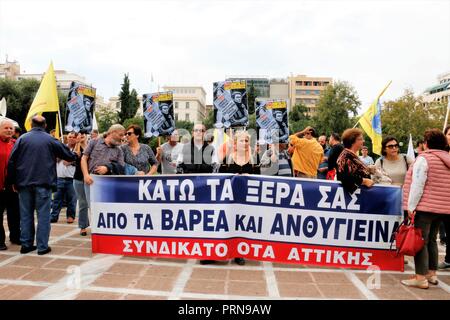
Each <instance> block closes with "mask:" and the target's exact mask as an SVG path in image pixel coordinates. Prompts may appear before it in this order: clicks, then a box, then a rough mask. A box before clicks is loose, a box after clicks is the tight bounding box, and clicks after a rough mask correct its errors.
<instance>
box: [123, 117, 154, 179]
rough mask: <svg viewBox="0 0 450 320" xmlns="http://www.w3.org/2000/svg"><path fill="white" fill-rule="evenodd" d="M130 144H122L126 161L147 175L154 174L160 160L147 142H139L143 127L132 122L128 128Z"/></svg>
mask: <svg viewBox="0 0 450 320" xmlns="http://www.w3.org/2000/svg"><path fill="white" fill-rule="evenodd" d="M126 135H127V139H128V144H126V145H122V146H121V148H122V150H123V155H124V161H125V163H126V164H129V165H131V166H133V167H135V168H136V169H137V170H138V171H142V172H144V173H145V174H147V175H153V174H155V173H156V171H157V170H158V161H157V160H156V157H155V154H154V153H153V150H152V149H151V148H150V147H149V146H148V145H146V144H143V143H139V137H141V136H142V129H141V127H139V126H138V125H135V124H132V125H130V126H129V127H128V129H127V133H126Z"/></svg>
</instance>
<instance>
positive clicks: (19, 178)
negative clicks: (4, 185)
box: [7, 128, 77, 189]
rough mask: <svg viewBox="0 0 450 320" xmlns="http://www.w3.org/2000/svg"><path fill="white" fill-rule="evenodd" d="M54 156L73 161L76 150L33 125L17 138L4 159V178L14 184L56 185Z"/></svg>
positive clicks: (19, 185) (50, 186)
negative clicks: (5, 175) (6, 161)
mask: <svg viewBox="0 0 450 320" xmlns="http://www.w3.org/2000/svg"><path fill="white" fill-rule="evenodd" d="M56 158H60V159H63V160H66V161H75V160H76V159H77V155H76V153H73V152H72V151H70V150H69V148H68V147H67V146H65V145H64V144H63V143H61V142H60V141H59V140H56V139H55V138H53V137H52V136H51V135H49V134H48V133H46V132H45V130H44V129H43V128H33V129H31V131H30V132H27V133H26V134H24V135H22V136H20V137H19V139H17V141H16V143H15V145H14V148H13V149H12V151H11V156H10V158H9V161H8V176H7V177H8V182H9V183H10V184H14V185H15V186H16V188H19V189H20V188H23V187H30V186H40V187H47V188H52V189H55V188H56Z"/></svg>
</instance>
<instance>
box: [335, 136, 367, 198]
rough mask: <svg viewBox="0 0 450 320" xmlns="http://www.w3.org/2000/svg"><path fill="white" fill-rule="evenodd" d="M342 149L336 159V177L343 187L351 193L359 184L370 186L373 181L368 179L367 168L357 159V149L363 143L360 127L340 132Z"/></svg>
mask: <svg viewBox="0 0 450 320" xmlns="http://www.w3.org/2000/svg"><path fill="white" fill-rule="evenodd" d="M342 142H343V143H344V148H345V149H344V150H343V151H342V152H341V154H340V155H339V158H338V159H337V162H336V164H337V172H336V173H337V179H338V180H339V181H341V183H342V186H343V187H344V189H345V190H346V191H348V192H350V193H353V192H355V191H356V189H358V187H359V186H361V185H364V186H366V187H368V188H370V187H372V186H373V184H374V182H373V180H371V179H370V171H369V168H368V167H367V166H366V165H365V164H364V163H363V162H362V161H361V160H360V159H359V157H358V154H357V153H358V151H359V150H360V149H361V148H362V146H363V145H364V136H363V132H362V130H361V129H358V128H352V129H347V130H345V131H344V133H343V134H342Z"/></svg>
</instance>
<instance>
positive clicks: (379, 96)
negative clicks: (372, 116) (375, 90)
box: [353, 80, 392, 128]
mask: <svg viewBox="0 0 450 320" xmlns="http://www.w3.org/2000/svg"><path fill="white" fill-rule="evenodd" d="M391 83H392V80H390V81H389V83H388V84H387V86H386V87H384V89H383V91H381V93H380V94H379V95H378V97H377V100H379V99H380V98H381V96H382V95H383V93H384V92H385V91H386V89H387V88H388V87H389V86H390V85H391ZM370 107H371V104H370V105H369V106H368V107H367V109H366V110H365V111H364V112H363V113H361V116H362V115H363V114H364V113H366V111H367V110H368V109H369V108H370ZM361 116H359V118H360V119H358V121H357V122H356V123H355V125H354V126H353V128H355V127H356V126H357V125H358V123H359V120H361Z"/></svg>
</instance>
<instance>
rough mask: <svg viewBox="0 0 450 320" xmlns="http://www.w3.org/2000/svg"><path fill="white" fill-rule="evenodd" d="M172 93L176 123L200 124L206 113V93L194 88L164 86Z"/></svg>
mask: <svg viewBox="0 0 450 320" xmlns="http://www.w3.org/2000/svg"><path fill="white" fill-rule="evenodd" d="M163 90H164V91H172V92H173V110H174V115H175V120H176V121H190V122H194V123H197V122H202V121H203V120H204V119H205V117H206V116H207V113H206V91H205V89H203V87H196V86H164V87H163Z"/></svg>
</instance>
